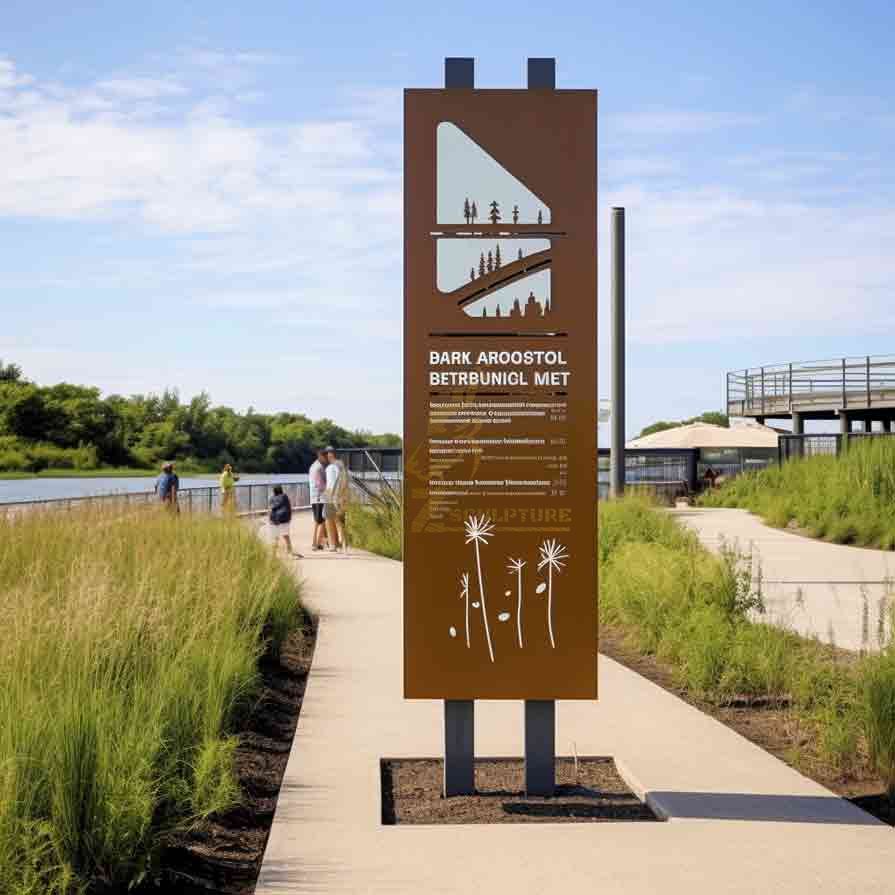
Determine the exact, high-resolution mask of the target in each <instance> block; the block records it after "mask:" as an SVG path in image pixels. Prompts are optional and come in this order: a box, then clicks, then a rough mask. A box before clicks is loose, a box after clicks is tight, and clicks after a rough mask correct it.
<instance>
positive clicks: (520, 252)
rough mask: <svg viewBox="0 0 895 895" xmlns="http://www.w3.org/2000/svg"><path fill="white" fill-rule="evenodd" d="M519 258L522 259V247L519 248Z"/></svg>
mask: <svg viewBox="0 0 895 895" xmlns="http://www.w3.org/2000/svg"><path fill="white" fill-rule="evenodd" d="M519 260H520V261H521V260H522V249H519Z"/></svg>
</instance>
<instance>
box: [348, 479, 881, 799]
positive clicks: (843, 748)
mask: <svg viewBox="0 0 895 895" xmlns="http://www.w3.org/2000/svg"><path fill="white" fill-rule="evenodd" d="M355 514H356V515H354V516H353V521H354V529H353V531H354V532H355V534H354V539H355V543H358V544H359V545H360V543H361V542H363V543H364V546H366V547H367V549H371V550H374V551H375V552H378V553H383V554H385V555H387V556H392V557H394V558H399V557H400V553H401V538H400V516H399V514H396V513H395V512H394V511H388V510H383V509H382V508H381V507H379V506H375V507H372V508H371V507H358V508H356V510H355ZM599 514H600V528H599V545H598V546H599V567H600V622H601V625H607V626H610V627H612V628H613V629H615V630H616V631H618V632H619V633H620V634H622V635H623V636H624V637H625V638H626V639H627V640H628V641H629V642H630V643H631V644H632V645H633V646H634V647H635V648H636V649H637V651H639V652H641V653H644V654H649V655H656V656H657V657H658V658H659V659H660V660H662V661H663V663H665V664H667V665H668V666H670V667H671V668H672V669H673V671H674V674H675V676H676V678H677V680H678V682H679V684H680V685H681V686H682V687H683V688H684V689H686V690H687V691H688V692H690V693H692V694H693V695H694V696H696V697H698V698H699V699H702V700H705V701H706V702H709V703H715V704H718V705H723V704H726V703H730V702H732V701H733V700H746V701H751V702H754V703H756V704H758V703H760V704H766V705H772V706H778V707H786V708H787V710H788V711H789V713H790V714H791V718H792V722H793V723H794V724H796V725H798V727H799V729H801V730H802V731H803V733H804V736H803V737H802V740H803V741H804V743H805V747H804V748H805V750H806V755H805V759H806V761H808V762H809V763H810V762H813V761H815V760H819V761H821V762H823V763H826V764H828V765H829V766H831V767H833V768H835V769H836V770H837V771H839V772H845V773H847V772H848V771H849V770H855V769H856V766H857V765H858V764H863V765H866V766H867V767H868V768H869V769H870V770H871V772H873V773H877V774H879V776H880V777H882V779H883V780H884V782H885V783H886V784H887V786H888V788H889V790H890V798H892V797H895V646H892V645H890V646H889V647H887V648H886V649H884V650H883V651H882V653H881V654H880V655H878V656H869V657H858V656H851V655H848V654H846V653H843V652H842V651H836V650H835V649H832V648H831V647H827V646H825V645H823V644H821V643H819V642H818V641H815V640H809V639H806V638H803V637H799V636H798V635H796V634H794V633H792V632H790V631H786V630H782V629H780V628H778V627H775V626H772V625H769V624H765V623H763V622H762V621H761V620H760V619H761V613H762V609H763V607H762V602H761V596H760V594H758V593H756V592H755V590H754V589H753V583H752V581H751V578H750V574H749V573H748V572H744V571H743V570H742V565H741V563H740V562H739V557H738V556H737V555H736V554H735V553H733V552H727V553H725V554H722V555H721V556H717V555H715V554H712V553H710V552H709V551H707V550H706V549H705V548H704V547H702V545H701V544H700V543H699V541H698V539H697V537H696V536H695V534H693V533H691V532H688V531H686V530H684V529H682V528H681V527H680V526H679V525H678V524H677V523H676V522H675V521H674V520H673V519H672V518H671V517H670V516H668V515H667V514H665V513H663V512H662V511H660V510H658V509H656V508H655V507H653V506H651V505H650V504H649V503H648V501H646V500H644V499H643V498H638V497H629V498H626V499H624V500H621V501H603V502H601V504H600V509H599ZM793 761H794V762H795V763H796V764H800V757H799V756H797V755H796V756H793ZM893 816H895V815H893Z"/></svg>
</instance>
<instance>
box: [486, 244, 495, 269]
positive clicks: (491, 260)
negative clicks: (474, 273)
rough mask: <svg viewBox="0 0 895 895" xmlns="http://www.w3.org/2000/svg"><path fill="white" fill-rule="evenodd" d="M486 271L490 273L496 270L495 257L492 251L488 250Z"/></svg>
mask: <svg viewBox="0 0 895 895" xmlns="http://www.w3.org/2000/svg"><path fill="white" fill-rule="evenodd" d="M485 269H486V270H487V271H488V273H491V271H492V270H494V256H493V255H492V254H491V249H488V260H487V261H486V262H485Z"/></svg>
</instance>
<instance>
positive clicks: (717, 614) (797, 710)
mask: <svg viewBox="0 0 895 895" xmlns="http://www.w3.org/2000/svg"><path fill="white" fill-rule="evenodd" d="M599 514H600V532H599V539H600V549H599V556H600V617H601V620H602V621H603V622H606V623H608V624H610V625H614V626H616V627H618V628H619V629H620V630H621V631H623V632H624V633H625V634H626V636H627V638H628V640H629V641H630V642H631V643H632V645H633V646H634V647H635V648H637V649H638V650H639V651H641V652H643V653H647V654H655V655H657V656H658V657H659V658H661V659H663V660H664V661H666V662H667V663H669V664H670V666H671V667H672V669H673V670H674V672H675V674H676V676H677V678H678V681H679V682H680V684H681V685H682V686H683V687H685V688H686V689H687V690H688V691H690V692H692V693H694V694H695V695H697V696H699V697H701V698H703V699H706V700H708V701H711V702H716V703H720V704H724V703H729V702H730V701H731V700H733V699H742V698H745V699H750V700H755V701H766V702H767V703H770V704H776V705H788V706H790V707H791V710H792V712H793V717H794V719H795V720H797V721H798V722H799V723H800V724H802V725H804V727H805V728H806V729H809V730H811V731H812V732H813V734H814V736H813V742H814V743H815V750H816V752H817V754H818V755H819V756H820V757H821V758H822V759H824V760H825V761H827V762H828V763H829V764H831V765H832V766H834V767H836V768H838V769H840V770H846V769H848V768H849V767H851V766H853V765H855V763H857V762H858V761H860V760H861V756H862V755H863V754H865V752H866V753H867V754H869V755H870V756H871V760H872V765H873V767H874V768H875V769H876V770H877V771H878V772H879V773H880V774H881V776H882V777H883V779H884V780H885V781H886V782H887V785H890V786H891V785H892V783H893V782H895V648H893V647H892V646H889V647H888V648H887V649H886V651H885V652H884V655H883V657H882V658H878V659H877V658H874V659H872V660H860V659H859V658H858V657H857V656H856V657H854V658H849V657H844V656H843V655H842V654H841V653H837V652H835V651H834V650H832V649H830V648H828V647H825V646H823V645H821V644H820V643H818V642H817V641H814V640H808V639H805V638H802V637H799V636H797V635H796V634H794V633H792V632H791V631H787V630H783V629H780V628H778V627H775V626H773V625H770V624H767V623H766V622H765V621H764V619H763V616H762V601H761V595H760V593H757V592H756V589H755V587H754V585H753V582H752V581H751V576H750V574H749V572H748V571H747V570H746V569H747V566H748V565H749V564H748V563H742V562H741V561H740V557H738V556H737V555H736V554H735V553H733V552H731V551H722V552H721V554H720V555H715V554H713V553H710V552H709V551H708V550H706V549H705V548H704V547H703V546H702V545H701V544H700V543H699V541H698V539H697V538H696V536H695V535H694V534H693V533H692V532H690V531H688V530H686V529H683V528H682V527H680V526H679V525H678V524H677V522H676V521H675V520H674V519H673V518H672V517H671V516H670V515H669V514H668V513H665V512H663V511H661V510H659V509H657V508H656V507H654V506H652V505H650V504H649V503H648V502H646V501H644V499H643V498H638V497H626V498H624V499H622V500H617V501H604V502H602V503H601V504H600V508H599Z"/></svg>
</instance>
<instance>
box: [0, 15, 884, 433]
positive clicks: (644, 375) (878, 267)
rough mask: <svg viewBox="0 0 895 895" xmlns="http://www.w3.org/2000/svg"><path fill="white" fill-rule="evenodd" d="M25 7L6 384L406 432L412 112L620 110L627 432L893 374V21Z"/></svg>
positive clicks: (11, 80) (0, 325) (18, 50)
mask: <svg viewBox="0 0 895 895" xmlns="http://www.w3.org/2000/svg"><path fill="white" fill-rule="evenodd" d="M541 6H542V8H541V9H534V8H529V6H528V5H527V4H512V5H511V4H501V3H494V4H481V3H464V2H455V3H452V4H449V5H444V6H440V7H437V8H436V7H434V6H433V5H432V4H421V3H416V4H410V3H403V2H402V3H397V2H396V3H391V2H381V3H379V4H373V5H371V4H369V3H363V4H361V3H353V2H344V3H340V4H324V3H318V2H313V3H311V2H308V3H303V2H292V3H277V2H267V3H259V4H253V5H249V4H235V3H232V4H221V3H210V2H196V3H189V2H182V0H180V2H177V3H173V2H172V3H168V2H155V3H152V4H120V3H112V2H110V3H93V4H90V3H82V4H77V11H76V12H73V11H71V7H72V4H62V3H43V2H32V3H29V4H23V3H15V4H6V5H5V8H4V13H3V29H2V32H0V357H2V358H4V359H5V360H14V361H17V362H19V363H21V364H22V365H23V366H24V367H25V369H26V372H27V373H28V375H30V376H31V377H32V378H35V379H37V380H38V381H41V382H54V381H58V380H63V379H64V380H68V381H82V382H93V383H96V384H98V385H100V386H101V387H102V388H103V389H104V390H105V391H115V392H122V393H132V392H137V391H149V390H160V389H161V388H164V387H165V386H171V387H177V388H179V389H180V391H181V393H182V395H183V396H184V397H189V396H191V395H192V394H195V393H196V392H198V391H200V390H206V391H208V392H209V393H210V394H211V396H212V399H213V400H214V401H215V402H219V403H227V404H231V405H233V406H235V407H238V408H243V409H244V408H246V407H247V406H249V405H253V406H255V407H256V408H258V409H261V410H275V409H288V410H294V411H303V412H306V413H308V414H310V415H311V416H314V417H319V416H324V415H326V416H330V417H332V418H334V419H336V420H337V421H339V422H341V423H343V424H345V425H348V426H363V427H367V428H372V429H377V430H383V429H391V430H398V429H399V428H400V415H401V365H400V344H401V323H400V321H401V301H402V297H401V296H402V285H401V276H402V269H401V195H402V183H401V100H400V94H401V89H402V88H404V87H406V86H420V87H425V86H440V83H441V78H442V60H443V57H444V56H446V55H464V56H465V55H469V56H475V57H476V59H477V83H478V84H479V85H480V86H502V87H513V86H523V78H524V64H525V58H526V57H527V56H555V57H557V60H558V62H557V76H558V83H559V86H563V87H596V88H597V89H599V90H600V118H599V128H600V130H599V133H600V157H599V176H600V183H599V189H600V220H599V224H600V231H601V245H600V249H599V252H600V262H601V270H600V284H601V296H600V301H601V306H602V308H601V323H602V333H601V337H600V368H601V374H602V379H601V384H600V392H601V394H604V395H608V394H609V381H608V378H607V375H606V374H607V372H608V359H609V351H608V343H607V341H606V338H605V337H606V336H607V335H608V326H607V325H606V324H607V323H608V319H607V317H606V315H605V313H602V312H603V311H605V309H606V307H607V305H608V301H607V300H608V273H609V270H608V264H607V263H606V262H607V260H608V247H609V245H608V239H607V238H606V237H607V236H608V223H609V207H610V206H611V205H616V204H619V205H624V206H625V207H626V208H627V214H628V249H629V256H628V300H629V338H630V344H629V353H628V364H629V366H628V388H629V394H628V399H629V412H628V419H629V425H630V431H631V433H632V434H633V433H635V432H636V431H637V430H639V428H640V427H641V426H643V425H645V424H646V423H648V422H650V421H652V420H654V419H656V418H660V417H661V418H676V417H682V416H686V415H691V414H695V413H698V412H700V411H702V410H706V409H715V408H717V407H719V405H720V403H721V400H722V379H723V377H722V374H723V372H724V371H725V370H727V369H732V368H742V367H745V366H752V365H760V364H763V363H767V364H771V363H775V362H781V361H788V360H790V359H793V360H803V359H812V358H824V357H837V356H840V355H842V354H856V355H862V354H867V353H871V354H877V353H888V352H890V351H891V350H892V349H891V342H890V338H889V337H890V334H891V331H892V324H893V313H892V311H891V310H890V308H891V307H892V294H893V293H892V286H893V282H895V202H893V199H895V190H893V186H895V181H893V175H892V157H893V148H895V147H893V144H895V103H893V101H892V99H891V97H892V96H893V95H895V90H893V86H895V85H893V73H892V68H891V58H892V54H893V37H892V35H893V34H895V22H893V19H895V14H893V12H892V11H891V10H890V9H889V8H888V7H887V6H886V5H885V4H882V3H864V4H860V3H858V4H849V5H848V6H847V7H846V5H844V4H838V3H837V4H831V3H820V4H812V5H811V6H810V7H809V6H808V5H807V4H806V5H805V8H804V10H801V11H800V10H798V9H796V8H787V7H791V6H792V5H779V4H770V3H768V4H763V3H752V4H733V3H727V4H724V3H722V4H718V3H711V4H709V3H700V2H696V3H687V4H673V5H672V4H666V3H661V4H660V3H642V4H635V3H628V4H624V5H623V7H622V5H620V4H594V3H583V2H580V3H579V2H575V3H562V2H557V3H553V4H550V5H549V6H548V5H547V4H542V5H541Z"/></svg>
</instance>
